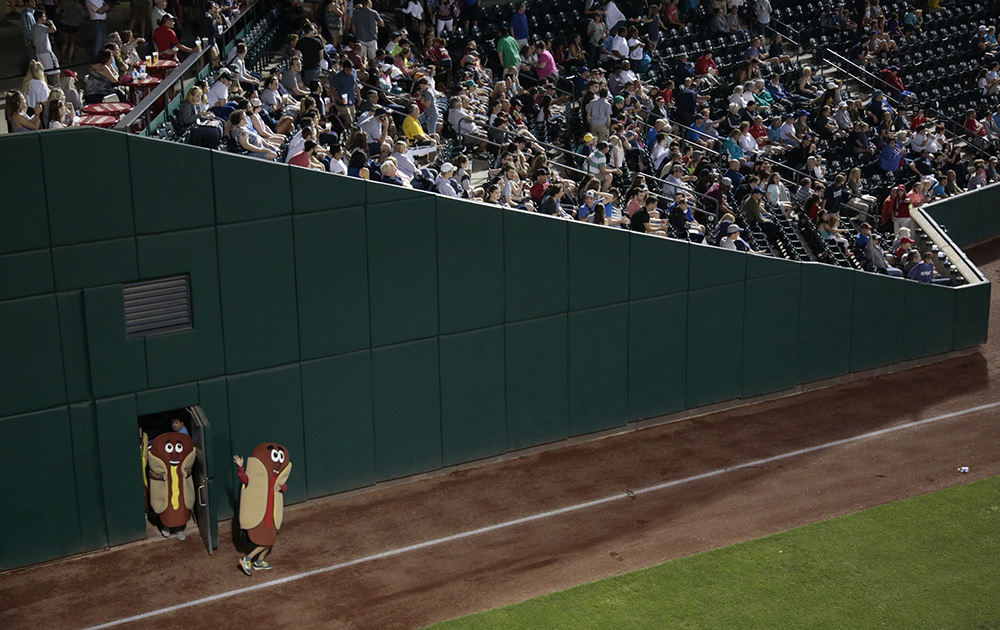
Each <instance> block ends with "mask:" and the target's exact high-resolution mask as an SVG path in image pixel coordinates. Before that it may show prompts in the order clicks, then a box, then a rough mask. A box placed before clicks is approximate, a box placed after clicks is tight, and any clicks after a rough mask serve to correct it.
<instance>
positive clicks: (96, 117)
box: [76, 114, 118, 128]
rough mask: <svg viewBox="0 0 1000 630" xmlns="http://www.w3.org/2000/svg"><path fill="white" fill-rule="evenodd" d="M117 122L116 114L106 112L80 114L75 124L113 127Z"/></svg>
mask: <svg viewBox="0 0 1000 630" xmlns="http://www.w3.org/2000/svg"><path fill="white" fill-rule="evenodd" d="M117 123H118V117H117V116H108V115H106V114H90V115H88V116H81V117H80V119H79V120H77V122H76V124H78V125H80V126H82V127H104V128H110V127H114V126H115V125H116V124H117Z"/></svg>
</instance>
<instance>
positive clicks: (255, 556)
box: [233, 442, 292, 575]
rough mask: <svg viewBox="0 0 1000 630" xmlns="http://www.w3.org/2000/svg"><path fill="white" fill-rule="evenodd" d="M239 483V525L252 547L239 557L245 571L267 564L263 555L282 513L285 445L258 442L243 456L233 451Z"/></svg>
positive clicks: (288, 470) (288, 464)
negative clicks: (246, 456)
mask: <svg viewBox="0 0 1000 630" xmlns="http://www.w3.org/2000/svg"><path fill="white" fill-rule="evenodd" d="M233 462H235V463H236V466H237V467H238V468H237V469H236V474H237V475H239V478H240V482H241V483H242V484H243V487H242V488H241V490H240V528H241V529H244V530H246V533H247V537H248V538H249V539H250V542H252V543H253V544H254V545H256V547H255V548H254V550H253V551H251V552H250V553H249V554H247V555H245V556H243V557H242V558H240V569H241V570H242V571H243V572H244V573H246V574H247V575H253V571H255V570H256V571H262V570H266V569H270V568H271V563H270V562H268V561H267V556H268V555H269V554H270V553H271V546H272V545H274V541H275V540H276V539H277V537H278V529H279V528H280V527H281V520H282V516H283V514H284V507H285V501H284V497H283V494H284V492H285V490H286V489H287V485H286V484H287V482H288V476H289V475H290V474H291V472H292V462H291V460H290V459H289V456H288V449H286V448H285V447H284V446H282V445H280V444H269V443H266V442H265V443H264V444H258V445H257V448H255V449H254V450H253V453H252V454H251V455H250V457H248V458H247V460H246V464H247V466H246V471H244V470H243V458H242V457H240V456H239V455H233Z"/></svg>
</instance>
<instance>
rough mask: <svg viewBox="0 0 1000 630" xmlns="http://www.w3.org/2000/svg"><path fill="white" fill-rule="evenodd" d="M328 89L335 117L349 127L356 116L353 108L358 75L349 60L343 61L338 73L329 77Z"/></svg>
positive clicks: (355, 100) (355, 101) (355, 102)
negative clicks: (334, 107) (332, 100)
mask: <svg viewBox="0 0 1000 630" xmlns="http://www.w3.org/2000/svg"><path fill="white" fill-rule="evenodd" d="M330 89H331V91H332V92H333V96H334V105H335V106H336V108H337V115H338V116H340V119H341V120H343V121H344V124H345V125H347V126H348V127H349V126H351V124H352V123H353V122H354V118H355V115H356V114H355V110H354V107H355V105H357V90H358V74H357V73H356V72H355V71H354V64H352V63H351V60H350V59H345V60H344V63H343V65H342V66H341V70H340V72H338V73H336V74H332V75H330Z"/></svg>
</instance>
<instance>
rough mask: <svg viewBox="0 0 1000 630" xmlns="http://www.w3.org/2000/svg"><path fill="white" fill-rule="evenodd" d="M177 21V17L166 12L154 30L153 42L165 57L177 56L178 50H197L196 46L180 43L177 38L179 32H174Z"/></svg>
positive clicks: (157, 50)
mask: <svg viewBox="0 0 1000 630" xmlns="http://www.w3.org/2000/svg"><path fill="white" fill-rule="evenodd" d="M175 21H176V19H175V18H174V16H173V15H171V14H169V13H165V14H164V15H163V17H161V18H160V25H159V26H158V27H156V30H155V31H153V42H154V43H156V52H158V53H159V54H160V55H161V56H163V57H176V56H177V51H178V50H180V51H183V52H191V51H193V50H195V48H191V47H190V46H185V45H184V44H182V43H180V40H178V39H177V33H175V32H174V23H175Z"/></svg>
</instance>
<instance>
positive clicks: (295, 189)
mask: <svg viewBox="0 0 1000 630" xmlns="http://www.w3.org/2000/svg"><path fill="white" fill-rule="evenodd" d="M290 175H291V177H292V200H293V205H294V207H295V208H294V209H295V212H316V211H317V210H334V209H336V208H348V207H350V206H363V205H364V204H365V183H364V181H362V180H360V179H358V178H357V177H347V176H341V175H334V176H333V177H331V176H330V174H329V173H320V172H319V171H314V170H312V169H308V168H293V169H291V172H290Z"/></svg>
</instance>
